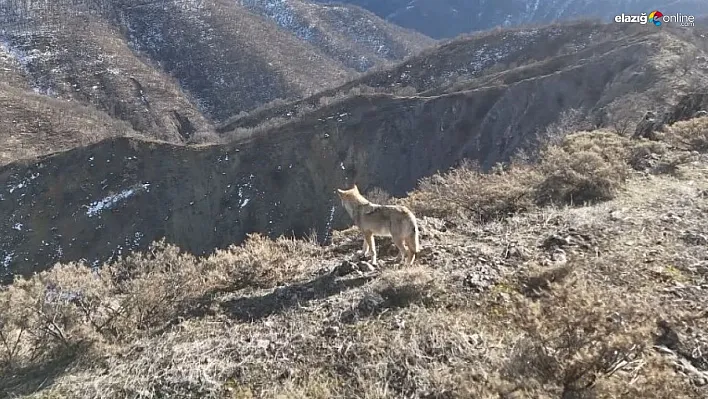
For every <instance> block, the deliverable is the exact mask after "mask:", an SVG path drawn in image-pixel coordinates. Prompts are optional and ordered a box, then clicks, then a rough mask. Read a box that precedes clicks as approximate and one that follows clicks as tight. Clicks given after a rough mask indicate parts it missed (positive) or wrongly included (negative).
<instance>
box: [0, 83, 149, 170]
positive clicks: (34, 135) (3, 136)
mask: <svg viewBox="0 0 708 399" xmlns="http://www.w3.org/2000/svg"><path fill="white" fill-rule="evenodd" d="M126 135H127V136H135V137H137V136H141V135H140V134H139V133H137V132H136V131H134V130H133V129H132V128H131V126H130V125H129V124H128V123H126V122H123V121H120V120H118V119H115V118H112V117H111V116H110V115H108V114H106V113H104V112H101V111H98V110H96V109H95V108H92V107H89V106H85V105H81V104H78V103H76V102H68V101H61V100H57V99H53V98H50V97H47V96H44V95H40V94H37V93H34V92H31V91H26V90H22V89H17V88H15V87H11V86H9V85H7V84H5V83H0V165H4V164H7V163H10V162H12V161H14V160H17V159H24V158H33V157H36V156H39V155H45V154H50V153H53V152H60V151H66V150H69V149H71V148H74V147H78V146H82V145H87V144H91V143H95V142H97V141H100V140H103V139H105V138H107V137H114V136H126Z"/></svg>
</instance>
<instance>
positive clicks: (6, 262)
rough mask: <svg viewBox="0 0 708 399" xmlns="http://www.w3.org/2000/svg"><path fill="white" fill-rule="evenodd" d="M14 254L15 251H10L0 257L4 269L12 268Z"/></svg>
mask: <svg viewBox="0 0 708 399" xmlns="http://www.w3.org/2000/svg"><path fill="white" fill-rule="evenodd" d="M14 256H15V253H14V252H8V253H5V256H3V257H2V258H0V259H1V260H2V267H3V269H5V270H8V269H9V268H10V262H12V259H13V257H14Z"/></svg>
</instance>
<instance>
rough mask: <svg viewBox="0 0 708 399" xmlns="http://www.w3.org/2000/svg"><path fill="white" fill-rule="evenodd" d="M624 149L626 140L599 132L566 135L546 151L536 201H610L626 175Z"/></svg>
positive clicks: (567, 202)
mask: <svg viewBox="0 0 708 399" xmlns="http://www.w3.org/2000/svg"><path fill="white" fill-rule="evenodd" d="M627 146H628V141H627V140H626V139H623V138H622V137H620V136H618V135H616V134H614V133H610V132H602V131H600V132H594V133H587V132H583V133H578V134H575V135H572V136H568V137H567V138H566V140H565V141H564V142H563V144H562V145H561V146H560V147H549V148H547V149H545V150H544V152H543V154H542V155H541V163H540V165H539V169H540V172H541V174H542V175H543V181H542V182H541V183H540V185H539V186H538V187H537V189H536V198H537V201H538V202H539V203H541V204H548V203H563V204H572V203H578V204H582V203H586V202H595V201H604V200H608V199H612V198H613V197H614V195H615V194H616V192H617V190H618V189H619V188H620V187H621V185H622V184H623V183H624V181H625V180H626V178H627V176H628V169H629V168H628V165H627V161H628V155H627V151H628V150H627Z"/></svg>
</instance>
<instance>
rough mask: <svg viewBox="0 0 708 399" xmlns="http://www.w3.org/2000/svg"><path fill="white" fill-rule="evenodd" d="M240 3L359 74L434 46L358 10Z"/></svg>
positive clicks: (274, 1)
mask: <svg viewBox="0 0 708 399" xmlns="http://www.w3.org/2000/svg"><path fill="white" fill-rule="evenodd" d="M240 3H241V4H242V5H244V6H245V7H246V8H247V9H249V10H251V11H254V12H256V13H257V14H259V15H262V16H264V17H266V18H268V19H271V20H273V21H274V22H275V23H276V24H278V26H280V27H281V28H283V29H285V30H287V31H288V32H291V33H292V34H293V35H295V36H297V37H298V38H300V39H302V40H304V41H306V42H308V43H312V44H314V45H315V46H316V47H317V48H319V49H320V50H322V51H323V52H324V53H325V54H327V55H328V56H330V57H331V58H334V59H336V60H338V61H340V62H341V63H342V64H344V65H345V66H346V67H348V68H352V69H354V70H356V71H358V72H365V71H367V70H369V69H370V68H372V67H374V66H384V65H389V64H392V63H393V62H395V61H400V60H402V59H404V58H406V57H409V56H411V55H414V54H417V53H418V52H420V50H422V49H423V48H425V47H429V46H432V45H433V44H434V43H435V41H434V40H432V39H431V38H429V37H427V36H424V35H422V34H420V33H417V32H415V31H412V30H407V29H404V28H401V27H399V26H398V25H394V24H388V23H384V22H383V21H382V20H381V19H380V18H378V17H377V16H375V15H374V14H372V13H371V12H369V11H366V10H364V9H362V8H359V7H352V6H343V5H334V6H328V5H322V4H317V3H314V2H312V1H301V0H291V1H287V2H286V1H278V0H241V1H240Z"/></svg>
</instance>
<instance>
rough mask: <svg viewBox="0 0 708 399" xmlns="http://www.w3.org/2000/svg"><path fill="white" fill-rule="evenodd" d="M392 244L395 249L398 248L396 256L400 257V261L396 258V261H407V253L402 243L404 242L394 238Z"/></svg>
mask: <svg viewBox="0 0 708 399" xmlns="http://www.w3.org/2000/svg"><path fill="white" fill-rule="evenodd" d="M393 243H394V244H396V247H397V248H398V255H399V256H400V259H399V258H398V257H396V260H399V261H400V262H406V261H408V251H407V250H406V244H405V243H404V240H403V239H401V238H398V237H394V239H393Z"/></svg>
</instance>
